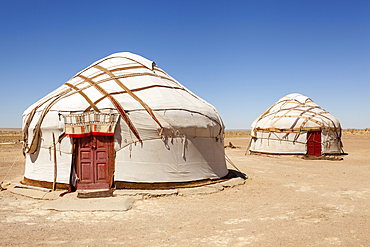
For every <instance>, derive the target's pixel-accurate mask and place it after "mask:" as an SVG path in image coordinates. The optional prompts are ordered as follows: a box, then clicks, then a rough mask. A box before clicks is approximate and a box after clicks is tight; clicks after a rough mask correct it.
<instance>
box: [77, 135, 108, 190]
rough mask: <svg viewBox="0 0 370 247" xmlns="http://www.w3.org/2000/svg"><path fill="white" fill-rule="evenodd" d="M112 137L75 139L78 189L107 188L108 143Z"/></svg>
mask: <svg viewBox="0 0 370 247" xmlns="http://www.w3.org/2000/svg"><path fill="white" fill-rule="evenodd" d="M110 141H112V137H107V136H87V137H81V138H77V147H78V169H77V170H78V171H77V174H78V177H79V179H80V181H79V183H78V189H107V188H109V176H108V174H109V172H108V167H109V165H108V153H109V150H108V146H109V145H108V143H109V142H110Z"/></svg>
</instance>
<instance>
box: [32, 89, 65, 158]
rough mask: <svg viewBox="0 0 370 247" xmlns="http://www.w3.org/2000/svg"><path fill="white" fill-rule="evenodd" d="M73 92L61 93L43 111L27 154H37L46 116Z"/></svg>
mask: <svg viewBox="0 0 370 247" xmlns="http://www.w3.org/2000/svg"><path fill="white" fill-rule="evenodd" d="M70 91H71V90H65V91H63V92H62V93H60V94H59V95H58V97H56V98H55V99H53V100H52V101H51V102H50V103H49V104H48V105H47V106H46V107H45V108H44V110H43V111H42V113H41V116H40V118H39V120H38V122H37V124H36V126H35V128H34V134H33V138H32V141H31V145H30V147H29V148H28V150H27V153H31V154H33V153H35V152H36V150H37V147H38V143H39V139H40V135H41V124H42V121H43V120H44V118H45V116H46V114H47V113H48V112H49V110H50V108H51V107H52V106H53V105H54V104H55V103H56V102H58V100H59V99H60V98H61V97H62V96H63V95H65V94H67V93H68V92H70Z"/></svg>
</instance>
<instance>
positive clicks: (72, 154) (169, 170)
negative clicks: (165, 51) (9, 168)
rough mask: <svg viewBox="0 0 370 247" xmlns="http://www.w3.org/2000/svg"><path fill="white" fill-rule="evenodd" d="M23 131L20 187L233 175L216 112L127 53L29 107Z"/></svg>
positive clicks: (91, 185) (90, 186)
mask: <svg viewBox="0 0 370 247" xmlns="http://www.w3.org/2000/svg"><path fill="white" fill-rule="evenodd" d="M23 134H24V153H25V156H26V164H25V174H24V180H23V183H26V184H33V185H36V186H49V185H50V183H52V182H54V180H56V183H57V184H58V185H63V184H65V185H66V184H67V185H68V184H69V185H71V184H72V185H74V184H75V182H76V181H77V182H78V188H84V189H94V188H108V187H112V186H114V185H117V184H119V183H120V182H122V183H149V184H153V183H181V182H189V181H199V180H207V179H208V180H216V179H220V178H222V177H224V176H226V175H227V174H228V170H227V167H226V163H225V154H224V144H223V134H224V124H223V122H222V120H221V117H220V116H219V114H218V113H217V111H216V109H215V108H214V107H213V106H212V105H210V104H209V103H207V102H206V101H204V100H202V99H201V98H199V97H198V96H196V95H195V94H193V93H192V92H190V91H189V90H188V89H186V88H185V87H184V86H182V85H181V84H180V83H179V82H177V81H176V80H175V79H173V78H172V77H171V76H169V75H168V74H167V73H166V72H164V71H163V70H162V69H160V68H159V67H158V66H157V65H156V64H155V63H154V62H153V61H150V60H147V59H145V58H143V57H141V56H139V55H135V54H132V53H129V52H121V53H115V54H112V55H110V56H108V57H105V58H103V59H101V60H99V61H97V62H95V63H93V64H92V65H90V66H88V67H87V68H86V69H84V70H82V71H81V72H79V73H77V74H76V75H75V76H73V77H72V78H71V79H70V80H69V81H68V82H66V83H64V84H63V85H62V86H60V87H59V88H57V89H56V90H54V91H53V92H51V93H50V94H48V95H47V96H45V97H44V98H42V99H40V100H39V101H37V102H36V103H34V104H33V105H31V106H30V107H29V108H28V109H27V110H26V111H25V112H24V113H23ZM53 138H54V139H55V141H53ZM54 146H55V149H54ZM54 151H55V152H54Z"/></svg>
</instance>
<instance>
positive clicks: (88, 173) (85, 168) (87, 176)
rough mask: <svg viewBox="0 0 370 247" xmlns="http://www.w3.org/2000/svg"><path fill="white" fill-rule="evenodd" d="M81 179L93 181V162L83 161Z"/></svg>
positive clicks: (82, 180)
mask: <svg viewBox="0 0 370 247" xmlns="http://www.w3.org/2000/svg"><path fill="white" fill-rule="evenodd" d="M80 167H81V172H80V181H81V182H82V183H91V182H92V177H93V172H92V170H91V167H92V166H91V162H81V166H80Z"/></svg>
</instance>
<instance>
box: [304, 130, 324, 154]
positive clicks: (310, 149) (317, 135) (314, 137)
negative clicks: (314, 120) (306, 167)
mask: <svg viewBox="0 0 370 247" xmlns="http://www.w3.org/2000/svg"><path fill="white" fill-rule="evenodd" d="M307 155H308V156H321V131H309V132H308V133H307Z"/></svg>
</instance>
